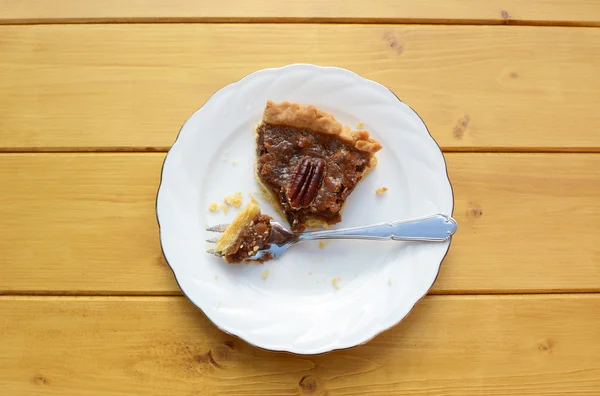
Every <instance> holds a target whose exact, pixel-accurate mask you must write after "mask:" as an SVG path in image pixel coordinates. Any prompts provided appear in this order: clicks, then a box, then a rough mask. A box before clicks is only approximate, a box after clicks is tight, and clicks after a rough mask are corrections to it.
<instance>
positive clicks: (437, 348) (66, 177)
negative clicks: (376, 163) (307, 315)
mask: <svg viewBox="0 0 600 396" xmlns="http://www.w3.org/2000/svg"><path fill="white" fill-rule="evenodd" d="M182 22H183V23H182ZM599 26H600V1H596V0H571V1H559V0H530V1H522V0H502V1H500V0H489V1H476V0H450V1H442V0H431V1H422V0H406V1H401V2H400V1H393V0H380V1H375V2H367V1H364V0H331V1H321V0H304V1H302V0H293V1H287V2H283V1H282V2H275V1H270V0H247V1H239V2H237V1H233V0H220V1H214V2H213V1H209V0H197V1H192V0H173V1H166V0H138V1H120V0H110V1H91V0H88V1H79V0H0V185H1V186H2V187H1V188H2V190H1V193H0V218H1V219H2V220H1V221H0V231H1V235H2V238H0V253H1V254H0V395H7V396H8V395H10V396H13V395H66V396H70V395H73V396H75V395H76V396H85V395H113V396H117V395H119V396H123V395H144V396H147V395H186V396H188V395H189V396H191V395H226V394H227V395H229V394H231V395H295V394H302V395H426V394H427V395H440V396H441V395H460V396H468V395H482V394H485V395H549V394H556V395H559V394H560V395H566V394H569V395H592V394H595V395H598V394H600V294H598V292H600V154H599V153H600V111H599V110H600V29H599V28H598V27H599ZM296 62H310V63H316V64H322V65H336V66H341V67H344V68H348V69H350V70H353V71H355V72H357V73H359V74H361V75H363V76H364V77H367V78H370V79H374V80H376V81H379V82H381V83H382V84H385V85H387V86H388V87H390V88H391V89H392V90H394V91H395V92H396V93H397V94H398V95H399V96H400V97H401V98H402V99H403V100H404V101H405V102H407V103H409V104H410V105H411V106H412V107H413V108H414V109H415V110H416V111H417V112H418V113H419V114H420V115H421V116H422V117H423V119H424V120H425V122H426V123H427V125H428V127H429V129H430V131H431V132H432V134H433V135H434V137H435V139H436V140H437V141H438V142H439V144H440V145H441V146H442V148H443V150H444V152H445V156H446V160H447V162H448V167H449V172H450V178H451V181H452V184H453V186H454V191H455V199H456V202H455V213H454V215H455V217H456V218H457V220H458V221H459V223H460V231H459V233H458V234H457V236H456V237H455V240H454V242H453V244H452V248H451V250H450V253H449V255H448V257H447V259H446V260H445V262H444V264H443V266H442V271H441V274H440V277H439V278H438V281H437V283H436V284H435V287H434V288H433V290H432V292H431V295H430V296H428V297H426V298H425V299H424V300H423V301H422V302H421V303H419V304H418V306H417V308H416V309H415V310H414V312H413V314H411V315H410V317H409V318H408V319H407V320H406V321H405V322H403V323H401V324H400V325H398V326H396V327H395V328H393V329H392V330H389V331H387V332H385V333H384V334H382V335H380V336H378V337H377V338H376V339H374V340H373V341H371V342H369V343H368V344H366V345H364V346H361V347H357V348H354V349H351V350H345V351H338V352H334V353H330V354H325V355H320V356H293V355H289V354H285V353H270V352H266V351H262V350H259V349H256V348H253V347H251V346H249V345H247V344H246V343H244V342H243V341H241V340H239V339H236V338H233V337H229V336H227V335H225V334H223V333H221V332H220V331H218V330H217V329H216V328H215V327H214V326H213V325H211V323H209V322H208V320H207V319H206V318H205V317H204V316H203V315H202V314H201V313H200V312H199V311H198V310H197V309H196V308H194V307H193V306H192V304H190V303H189V302H188V301H187V300H186V299H185V298H184V297H183V296H182V295H181V292H180V291H179V289H178V288H177V285H176V283H175V281H174V278H173V275H172V273H171V271H170V270H169V268H168V266H167V265H166V263H165V261H164V259H163V256H162V254H161V250H160V246H159V243H158V230H157V224H156V218H155V213H154V202H155V195H156V190H157V186H158V181H159V177H160V169H161V164H162V161H163V158H164V156H165V152H166V151H167V150H168V148H169V146H170V145H171V144H172V142H173V140H174V138H175V136H176V134H177V131H178V129H179V127H180V125H181V124H182V123H183V121H185V119H186V118H187V117H188V116H189V115H190V114H191V113H192V112H193V111H194V110H195V109H196V108H198V107H199V106H200V105H201V104H202V103H203V102H204V101H205V100H206V99H207V98H208V97H209V96H210V95H211V94H212V93H213V92H215V91H216V90H218V89H219V88H221V87H222V86H224V85H226V84H228V83H231V82H233V81H236V80H237V79H239V78H241V77H243V76H244V75H246V74H248V73H250V72H252V71H255V70H257V69H261V68H265V67H275V66H281V65H285V64H288V63H296Z"/></svg>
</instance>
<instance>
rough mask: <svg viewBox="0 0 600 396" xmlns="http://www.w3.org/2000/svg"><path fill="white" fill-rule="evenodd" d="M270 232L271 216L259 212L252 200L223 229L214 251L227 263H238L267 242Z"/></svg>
mask: <svg viewBox="0 0 600 396" xmlns="http://www.w3.org/2000/svg"><path fill="white" fill-rule="evenodd" d="M271 232H272V227H271V217H270V216H267V215H265V214H261V213H260V209H259V207H258V204H257V203H256V201H252V202H250V203H249V204H248V205H247V206H246V207H245V208H244V209H242V210H241V211H240V213H239V214H238V215H237V216H236V217H235V219H233V221H232V222H231V224H230V225H229V227H227V229H225V232H224V233H223V235H221V237H220V238H219V239H218V240H217V245H216V246H215V251H216V252H217V253H219V254H221V255H223V258H224V259H225V261H227V262H228V263H232V264H233V263H240V262H242V261H243V260H244V259H247V258H248V257H250V256H253V255H254V254H255V253H256V252H257V251H258V250H259V249H262V248H263V247H264V246H265V245H266V244H268V242H269V238H270V237H271Z"/></svg>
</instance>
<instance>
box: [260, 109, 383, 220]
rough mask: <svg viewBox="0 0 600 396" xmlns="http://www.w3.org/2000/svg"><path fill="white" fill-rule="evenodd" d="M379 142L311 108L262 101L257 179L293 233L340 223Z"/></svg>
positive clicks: (365, 132)
mask: <svg viewBox="0 0 600 396" xmlns="http://www.w3.org/2000/svg"><path fill="white" fill-rule="evenodd" d="M380 149H381V144H380V143H379V142H378V141H376V140H374V139H371V138H370V137H369V132H367V131H351V130H350V128H348V127H344V126H342V124H340V123H339V122H338V121H336V119H335V118H334V117H333V116H332V115H331V114H329V113H325V112H323V111H320V110H318V109H317V108H315V106H312V105H308V106H304V105H299V104H296V103H289V102H282V103H278V104H276V103H273V102H271V101H268V102H267V106H266V107H265V111H264V114H263V118H262V122H261V123H260V124H259V125H258V126H257V127H256V155H257V159H256V177H257V180H258V182H259V184H260V185H261V187H262V188H263V190H264V191H265V192H266V195H267V197H268V198H269V200H270V201H271V203H272V204H273V205H274V206H275V208H276V209H277V210H278V211H279V212H280V213H281V214H282V215H283V216H284V217H285V218H287V220H288V222H289V223H290V225H291V227H292V229H293V230H294V231H301V230H303V229H305V228H306V227H327V226H329V225H332V224H335V223H338V222H340V221H341V219H342V218H341V213H342V209H343V207H344V203H345V202H346V199H347V198H348V196H349V195H350V193H351V192H352V191H353V190H354V188H355V187H356V185H357V183H358V182H359V181H360V180H361V179H362V178H363V177H364V176H365V175H366V174H367V173H368V172H369V171H370V170H371V169H372V168H373V167H375V165H376V164H377V161H376V158H375V156H374V154H375V153H376V152H377V151H379V150H380Z"/></svg>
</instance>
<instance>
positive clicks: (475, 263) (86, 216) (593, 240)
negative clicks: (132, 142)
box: [0, 153, 600, 294]
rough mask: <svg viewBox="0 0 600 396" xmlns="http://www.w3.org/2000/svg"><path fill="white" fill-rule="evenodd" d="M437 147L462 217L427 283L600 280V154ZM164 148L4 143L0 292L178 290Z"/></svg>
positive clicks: (456, 289)
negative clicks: (168, 238)
mask: <svg viewBox="0 0 600 396" xmlns="http://www.w3.org/2000/svg"><path fill="white" fill-rule="evenodd" d="M446 158H447V161H448V166H449V172H450V178H451V180H452V183H453V186H454V192H455V213H454V215H455V217H456V219H457V220H458V222H459V226H460V227H459V232H458V234H457V235H456V236H455V238H454V240H453V242H452V246H451V249H450V253H449V254H448V257H447V258H446V260H445V262H444V264H443V265H442V271H441V274H440V276H439V278H438V280H437V283H436V285H435V286H434V292H435V293H478V292H485V293H496V292H498V293H503V292H547V291H600V272H599V271H598V263H599V262H600V245H598V235H599V234H600V207H599V206H598V199H599V197H600V173H599V172H598V171H597V170H598V169H599V168H600V155H597V154H577V155H575V154H475V153H450V154H446ZM162 160H163V154H143V153H137V154H136V153H131V154H109V153H106V154H85V153H84V154H37V155H36V154H4V155H1V156H0V185H2V186H3V193H2V194H0V218H2V222H0V233H1V234H2V235H3V237H2V238H0V251H1V252H2V255H0V293H87V294H89V293H93V294H97V293H114V294H129V293H137V294H148V293H151V294H173V293H179V291H178V288H177V285H176V284H175V281H174V279H173V275H172V274H171V271H170V269H169V267H168V266H167V264H166V263H165V261H164V259H163V256H162V253H161V250H160V246H159V242H158V229H157V224H156V219H155V213H154V204H155V194H156V189H157V185H158V181H159V175H160V170H161V164H162ZM566 274H568V275H566Z"/></svg>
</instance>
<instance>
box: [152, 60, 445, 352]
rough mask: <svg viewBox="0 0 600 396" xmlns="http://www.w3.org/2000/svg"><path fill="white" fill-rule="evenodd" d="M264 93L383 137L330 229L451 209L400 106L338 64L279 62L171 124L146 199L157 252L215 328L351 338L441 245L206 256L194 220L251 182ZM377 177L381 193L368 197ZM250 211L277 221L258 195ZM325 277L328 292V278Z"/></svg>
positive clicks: (422, 271) (403, 307)
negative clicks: (157, 178)
mask: <svg viewBox="0 0 600 396" xmlns="http://www.w3.org/2000/svg"><path fill="white" fill-rule="evenodd" d="M267 99H271V100H273V101H276V102H279V101H284V100H288V101H294V102H298V103H303V104H314V105H316V106H317V107H318V108H320V109H322V110H325V111H327V112H330V113H332V114H333V115H334V116H335V117H336V118H337V119H338V120H339V121H340V122H342V123H343V124H344V125H349V126H351V127H352V128H355V127H356V124H357V122H359V121H361V122H363V123H364V128H365V129H367V130H369V131H371V134H372V135H373V137H374V138H376V139H378V140H379V141H381V143H382V144H383V150H381V151H380V152H379V153H378V158H379V164H378V166H377V168H376V169H375V170H374V171H373V172H372V173H371V174H370V175H368V176H367V177H366V178H365V179H364V180H363V181H361V183H360V184H359V185H358V187H357V188H356V189H355V191H354V192H353V193H352V195H351V196H350V198H349V200H348V203H347V206H346V209H345V212H344V214H343V221H342V223H340V224H338V227H350V226H358V225H365V224H372V223H378V222H383V221H392V220H400V219H407V218H413V217H421V216H427V215H431V214H435V213H444V214H447V215H451V214H452V209H453V196H452V189H451V186H450V181H449V180H448V176H447V173H446V164H445V162H444V157H443V156H442V153H441V151H440V149H439V147H438V146H437V144H436V143H435V141H434V140H433V138H432V137H431V135H430V134H429V132H428V131H427V128H426V127H425V124H424V123H423V121H422V120H421V119H420V118H419V116H418V115H417V114H416V113H415V112H414V111H413V110H412V109H411V108H410V107H408V106H407V105H405V104H404V103H402V102H400V100H399V99H398V98H397V97H396V96H395V95H394V94H393V93H392V92H391V91H390V90H388V89H387V88H386V87H384V86H383V85H380V84H378V83H375V82H373V81H370V80H366V79H364V78H362V77H360V76H358V75H357V74H354V73H352V72H350V71H348V70H344V69H340V68H332V67H318V66H314V65H290V66H286V67H282V68H279V69H266V70H260V71H258V72H256V73H253V74H250V75H249V76H247V77H245V78H243V79H242V80H240V81H238V82H236V83H234V84H231V85H228V86H226V87H225V88H223V89H221V90H220V91H218V92H217V93H215V94H214V95H213V96H212V97H211V98H210V99H209V100H208V101H207V102H206V103H205V104H204V106H203V107H202V108H201V109H200V110H198V111H196V112H195V113H194V114H193V115H192V116H191V117H190V118H189V119H188V120H187V122H186V123H185V124H184V125H183V127H182V129H181V131H180V133H179V136H178V138H177V140H176V142H175V143H174V144H173V147H172V148H171V150H170V151H169V154H168V155H167V158H166V159H165V163H164V167H163V171H162V181H161V185H160V188H159V192H158V198H157V207H156V212H157V216H158V220H159V225H160V240H161V244H162V248H163V252H164V255H165V258H166V259H167V261H168V263H169V265H170V266H171V268H172V269H173V272H174V273H175V276H176V278H177V282H178V283H179V286H180V287H181V289H182V291H183V292H184V294H185V295H186V296H187V297H188V298H189V299H190V300H191V301H192V302H193V303H194V304H195V305H196V306H198V307H199V308H200V309H201V310H202V311H203V312H204V313H205V314H206V315H207V316H208V318H209V319H210V320H211V321H212V322H213V323H214V324H215V325H216V326H218V327H219V328H221V329H222V330H223V331H225V332H228V333H231V334H234V335H236V336H239V337H241V338H242V339H244V340H246V341H247V342H249V343H250V344H253V345H255V346H258V347H261V348H265V349H270V350H279V351H289V352H294V353H300V354H314V353H322V352H327V351H331V350H334V349H340V348H348V347H352V346H355V345H359V344H362V343H364V342H366V341H368V340H370V339H371V338H373V337H374V336H375V335H377V334H378V333H380V332H382V331H384V330H386V329H388V328H390V327H392V326H394V325H395V324H397V323H398V322H399V321H400V320H402V318H404V317H405V316H406V315H407V314H408V313H409V311H410V310H411V309H412V307H413V305H414V304H415V303H416V302H417V301H418V300H419V299H421V298H422V297H423V296H424V295H425V294H426V293H427V291H428V290H429V288H430V287H431V286H432V284H433V282H434V281H435V278H436V276H437V274H438V271H439V267H440V264H441V261H442V259H443V258H444V256H445V254H446V252H447V250H448V248H449V242H446V243H409V242H375V241H358V242H357V241H333V242H330V243H329V244H328V245H327V246H326V247H325V248H319V247H318V245H317V243H316V242H314V243H307V244H304V245H297V246H294V247H293V248H292V249H290V250H289V251H287V252H286V253H285V254H284V255H283V257H282V258H280V259H279V260H274V261H270V262H267V263H265V264H263V265H260V264H251V265H243V264H242V265H228V264H226V263H225V262H224V261H222V260H220V259H218V258H216V257H213V256H210V255H209V254H207V253H206V252H205V251H206V249H207V248H209V245H208V244H207V243H206V242H205V240H206V239H207V238H210V237H212V236H213V235H211V234H210V233H207V232H206V231H205V227H206V226H207V225H213V224H217V223H223V222H229V221H231V219H232V218H233V217H234V216H235V215H236V213H237V210H236V209H232V210H230V211H229V213H228V214H227V215H225V214H224V213H223V212H219V213H218V214H215V213H210V212H209V211H208V206H209V204H210V203H211V202H213V201H216V202H222V200H223V197H224V196H225V195H226V194H228V193H232V192H236V191H241V192H243V193H244V198H245V199H244V204H245V203H247V202H248V193H249V192H252V191H257V190H258V187H257V185H256V182H255V180H254V176H253V163H254V158H255V150H254V132H253V130H254V126H255V125H256V124H257V123H258V122H259V121H260V118H261V115H262V111H263V109H264V106H265V103H266V101H267ZM234 161H235V164H234ZM380 186H386V187H388V188H389V191H388V192H387V193H386V194H384V195H383V196H376V194H375V190H376V189H377V188H378V187H380ZM261 208H262V209H263V212H265V213H267V214H270V215H272V216H274V217H275V218H277V219H278V220H280V221H281V219H280V218H279V216H277V215H276V213H275V211H274V210H273V209H272V208H271V207H270V206H269V205H268V204H267V203H264V202H263V203H262V204H261ZM264 271H268V276H267V278H266V279H264V280H263V279H262V278H263V276H261V275H263V273H264ZM337 277H339V278H340V279H339V281H338V285H339V290H336V288H335V287H334V286H333V284H332V279H333V278H337Z"/></svg>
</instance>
